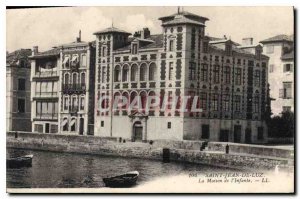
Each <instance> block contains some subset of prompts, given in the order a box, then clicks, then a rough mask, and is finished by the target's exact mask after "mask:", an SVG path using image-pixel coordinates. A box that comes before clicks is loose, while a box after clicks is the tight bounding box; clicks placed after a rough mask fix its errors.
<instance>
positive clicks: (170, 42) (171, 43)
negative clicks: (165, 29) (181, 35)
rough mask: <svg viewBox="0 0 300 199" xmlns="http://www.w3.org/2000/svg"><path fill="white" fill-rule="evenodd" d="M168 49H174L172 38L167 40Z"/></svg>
mask: <svg viewBox="0 0 300 199" xmlns="http://www.w3.org/2000/svg"><path fill="white" fill-rule="evenodd" d="M169 51H174V40H173V39H171V40H170V41H169Z"/></svg>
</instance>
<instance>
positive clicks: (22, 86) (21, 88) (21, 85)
mask: <svg viewBox="0 0 300 199" xmlns="http://www.w3.org/2000/svg"><path fill="white" fill-rule="evenodd" d="M25 81H26V80H25V79H23V78H20V79H18V90H19V91H25V88H26V85H25V83H26V82H25Z"/></svg>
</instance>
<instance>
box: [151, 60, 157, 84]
mask: <svg viewBox="0 0 300 199" xmlns="http://www.w3.org/2000/svg"><path fill="white" fill-rule="evenodd" d="M155 79H156V65H155V63H151V64H150V66H149V81H154V80H155Z"/></svg>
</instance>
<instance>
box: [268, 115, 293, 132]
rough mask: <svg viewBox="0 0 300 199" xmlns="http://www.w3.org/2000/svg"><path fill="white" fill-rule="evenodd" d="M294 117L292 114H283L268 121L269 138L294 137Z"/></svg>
mask: <svg viewBox="0 0 300 199" xmlns="http://www.w3.org/2000/svg"><path fill="white" fill-rule="evenodd" d="M294 122H295V116H294V113H293V112H283V113H282V114H281V115H280V116H275V117H273V118H271V119H270V120H269V121H268V135H269V137H294V128H295V126H294Z"/></svg>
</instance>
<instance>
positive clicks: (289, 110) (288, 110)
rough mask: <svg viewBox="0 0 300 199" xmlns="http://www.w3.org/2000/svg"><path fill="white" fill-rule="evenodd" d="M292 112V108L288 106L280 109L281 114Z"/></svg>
mask: <svg viewBox="0 0 300 199" xmlns="http://www.w3.org/2000/svg"><path fill="white" fill-rule="evenodd" d="M291 111H292V107H290V106H283V107H282V112H291Z"/></svg>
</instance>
